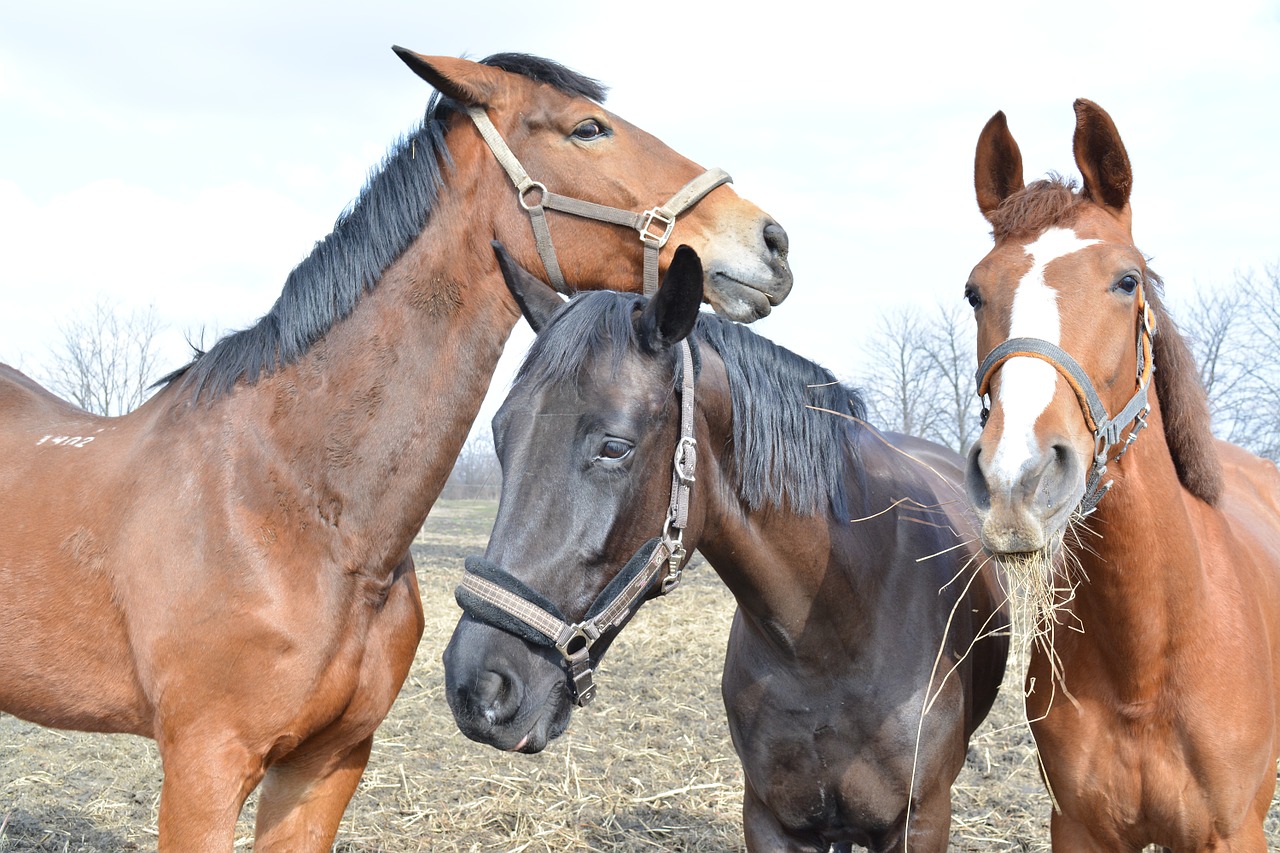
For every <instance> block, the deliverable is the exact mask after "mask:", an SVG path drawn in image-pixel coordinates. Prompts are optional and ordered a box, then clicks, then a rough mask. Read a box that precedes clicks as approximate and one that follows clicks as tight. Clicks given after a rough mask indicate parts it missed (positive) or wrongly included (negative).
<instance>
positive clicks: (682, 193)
mask: <svg viewBox="0 0 1280 853" xmlns="http://www.w3.org/2000/svg"><path fill="white" fill-rule="evenodd" d="M467 112H468V114H470V116H471V120H472V121H473V122H475V125H476V128H477V129H478V130H479V131H480V135H481V136H482V137H484V141H485V142H486V143H488V145H489V150H491V151H492V152H493V156H494V157H496V158H497V160H498V162H499V163H501V164H502V168H503V169H505V170H506V172H507V176H508V177H509V178H511V183H512V184H513V185H514V186H515V188H516V193H517V194H518V195H519V196H520V206H521V207H523V208H524V209H525V210H526V211H528V213H529V221H530V223H531V224H532V225H533V236H534V239H535V240H536V241H537V244H538V254H539V255H540V256H541V257H542V265H543V266H544V267H546V270H547V277H548V279H550V281H551V285H552V287H554V288H555V289H556V290H558V291H560V292H561V293H563V294H566V295H568V294H570V293H571V292H572V291H571V290H570V289H569V286H568V285H567V284H565V280H564V274H563V273H561V272H560V262H559V261H557V260H556V250H555V248H554V247H553V246H552V245H551V229H550V228H549V227H548V225H547V214H546V210H544V208H547V209H550V210H558V211H560V212H561V213H569V214H572V215H574V216H581V217H583V218H585V219H595V220H597V221H600V222H609V223H612V224H614V225H622V226H624V227H627V228H633V229H635V230H636V231H637V232H638V233H639V235H640V242H641V243H643V244H644V292H645V293H654V292H656V291H657V289H658V253H659V252H660V251H661V250H662V247H663V246H665V245H666V244H667V240H669V239H670V238H671V232H672V231H673V230H674V229H675V225H676V217H678V216H679V215H680V214H682V213H684V212H685V211H686V210H688V209H689V208H690V207H693V206H694V205H695V204H697V203H698V202H699V201H701V200H702V199H703V198H704V197H705V196H706V195H707V193H709V192H711V191H712V190H713V189H715V188H716V187H718V186H720V185H721V184H728V183H732V182H733V178H731V177H729V173H728V172H726V171H725V170H724V169H708V170H707V171H705V172H703V173H702V174H701V175H699V176H698V177H696V178H694V179H693V180H691V181H690V182H689V183H687V184H685V185H684V186H683V187H681V188H680V190H679V191H678V192H677V193H676V194H675V195H673V196H672V197H671V198H670V199H669V200H668V201H667V203H666V204H662V205H659V206H657V207H652V208H650V209H648V210H646V211H644V212H643V213H633V212H631V211H629V210H621V209H619V208H616V207H608V206H606V205H603V204H596V203H595V202H593V201H583V200H582V199H577V198H571V197H569V196H562V195H557V194H556V193H553V192H550V191H549V190H548V189H547V188H546V186H545V185H544V184H541V183H539V182H538V181H535V180H533V179H532V178H530V177H529V174H528V173H527V172H526V171H525V170H524V167H523V166H521V165H520V161H519V160H518V159H516V155H515V154H513V153H512V152H511V149H510V148H509V147H507V143H506V141H505V140H503V138H502V135H501V134H499V133H498V129H497V128H496V127H494V125H493V121H492V120H491V119H490V118H489V114H488V113H487V112H485V110H484V107H477V106H471V107H467Z"/></svg>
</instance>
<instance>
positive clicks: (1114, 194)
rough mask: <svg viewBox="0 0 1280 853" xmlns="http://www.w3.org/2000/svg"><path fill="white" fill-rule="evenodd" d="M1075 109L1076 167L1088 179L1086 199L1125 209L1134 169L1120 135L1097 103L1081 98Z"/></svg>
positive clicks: (1085, 180)
mask: <svg viewBox="0 0 1280 853" xmlns="http://www.w3.org/2000/svg"><path fill="white" fill-rule="evenodd" d="M1075 110H1076V136H1075V143H1074V147H1075V154H1076V166H1077V167H1079V169H1080V175H1081V176H1082V177H1083V178H1084V194H1085V197H1086V198H1089V199H1092V200H1093V201H1096V202H1098V203H1099V204H1105V205H1106V206H1107V207H1111V208H1114V209H1116V210H1123V209H1124V206H1125V205H1126V204H1128V203H1129V191H1130V190H1132V189H1133V169H1132V167H1130V165H1129V153H1128V152H1127V151H1125V150H1124V143H1123V142H1121V141H1120V132H1119V131H1118V130H1116V125H1115V122H1113V121H1112V120H1111V116H1109V115H1107V113H1106V110H1104V109H1102V107H1100V106H1098V105H1097V104H1095V103H1094V102H1093V101H1086V100H1085V99H1084V98H1079V99H1077V100H1076V103H1075Z"/></svg>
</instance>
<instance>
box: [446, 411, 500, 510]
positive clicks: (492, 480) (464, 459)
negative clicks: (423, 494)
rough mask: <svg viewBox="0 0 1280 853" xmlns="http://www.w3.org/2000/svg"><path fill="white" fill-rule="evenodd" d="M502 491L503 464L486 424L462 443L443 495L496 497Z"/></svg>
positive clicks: (448, 497)
mask: <svg viewBox="0 0 1280 853" xmlns="http://www.w3.org/2000/svg"><path fill="white" fill-rule="evenodd" d="M501 493H502V466H501V465H499V464H498V454H497V452H496V451H495V450H494V449H493V432H492V431H491V430H490V429H488V428H487V427H486V428H484V429H481V430H477V431H476V432H475V433H474V434H472V435H471V436H470V437H469V438H468V439H467V443H466V444H464V445H463V446H462V452H461V453H459V454H458V458H457V460H456V461H455V462H454V463H453V470H452V471H450V472H449V479H448V480H447V481H446V482H445V486H444V490H443V491H442V492H441V493H440V497H442V498H444V499H445V500H459V499H464V498H470V499H481V500H496V499H497V498H498V497H499V496H500V495H501Z"/></svg>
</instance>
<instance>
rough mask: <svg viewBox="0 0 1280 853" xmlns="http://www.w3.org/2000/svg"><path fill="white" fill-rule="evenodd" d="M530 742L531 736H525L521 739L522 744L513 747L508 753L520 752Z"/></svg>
mask: <svg viewBox="0 0 1280 853" xmlns="http://www.w3.org/2000/svg"><path fill="white" fill-rule="evenodd" d="M528 742H529V736H528V735H525V736H524V737H522V738H520V742H519V743H518V744H516V745H515V746H513V747H511V749H509V750H507V751H508V752H519V751H520V750H522V749H524V745H525V744H526V743H528Z"/></svg>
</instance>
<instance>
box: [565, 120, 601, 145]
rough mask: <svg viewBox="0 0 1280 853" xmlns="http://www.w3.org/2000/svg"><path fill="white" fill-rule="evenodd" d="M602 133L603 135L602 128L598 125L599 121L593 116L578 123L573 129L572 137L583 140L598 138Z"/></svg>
mask: <svg viewBox="0 0 1280 853" xmlns="http://www.w3.org/2000/svg"><path fill="white" fill-rule="evenodd" d="M604 135H605V130H604V128H603V127H602V126H601V125H600V122H598V121H596V120H595V119H593V118H589V119H587V120H586V121H584V122H582V124H580V125H578V126H577V127H575V128H574V129H573V138H574V139H581V140H584V141H590V140H592V139H599V138H600V137H601V136H604Z"/></svg>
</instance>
